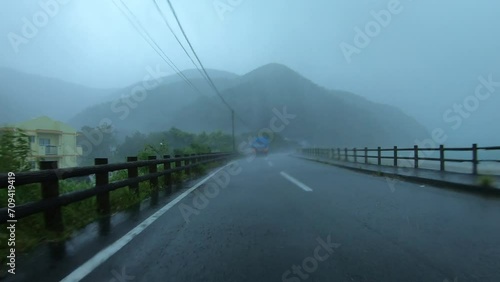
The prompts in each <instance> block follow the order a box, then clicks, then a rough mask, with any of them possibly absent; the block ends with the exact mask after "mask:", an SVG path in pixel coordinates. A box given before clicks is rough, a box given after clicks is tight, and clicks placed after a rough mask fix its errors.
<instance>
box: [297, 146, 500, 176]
mask: <svg viewBox="0 0 500 282" xmlns="http://www.w3.org/2000/svg"><path fill="white" fill-rule="evenodd" d="M481 150H483V151H500V146H494V147H478V145H477V144H472V146H471V147H456V148H453V147H451V148H446V147H444V145H440V146H439V148H419V147H418V146H417V145H415V146H414V147H413V148H398V147H397V146H394V147H393V148H381V147H378V148H376V149H370V148H368V147H365V148H361V149H360V148H351V149H350V148H301V149H298V151H299V153H301V154H304V155H309V156H315V157H325V158H329V159H336V160H343V161H351V160H352V162H355V163H365V164H369V159H376V160H377V165H382V160H387V159H388V160H392V163H393V166H396V167H397V166H398V164H399V163H398V161H399V160H408V161H413V166H414V168H419V163H420V161H435V162H439V169H440V170H441V171H445V170H446V163H447V162H454V163H471V164H472V171H471V173H472V174H474V175H477V174H478V164H479V163H480V162H496V163H500V160H495V159H479V158H478V151H481ZM429 151H430V152H439V157H434V158H433V157H426V156H425V155H426V154H419V153H421V152H429ZM448 151H449V152H451V151H455V152H457V151H461V152H470V154H471V158H470V159H464V158H446V157H445V156H446V152H448ZM373 152H376V155H375V156H374V155H372V154H373ZM384 152H392V155H390V156H387V155H383V153H384ZM400 152H410V154H412V156H409V157H404V156H401V155H400V154H399V153H400ZM412 152H413V153H412ZM370 153H371V154H370ZM421 155H424V156H423V157H422V156H421ZM359 160H361V161H359Z"/></svg>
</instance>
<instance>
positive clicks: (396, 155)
mask: <svg viewBox="0 0 500 282" xmlns="http://www.w3.org/2000/svg"><path fill="white" fill-rule="evenodd" d="M394 166H398V146H394Z"/></svg>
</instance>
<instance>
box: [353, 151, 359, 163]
mask: <svg viewBox="0 0 500 282" xmlns="http://www.w3.org/2000/svg"><path fill="white" fill-rule="evenodd" d="M352 151H353V152H354V162H355V163H357V162H358V153H357V152H358V151H357V149H356V148H354V149H353V150H352Z"/></svg>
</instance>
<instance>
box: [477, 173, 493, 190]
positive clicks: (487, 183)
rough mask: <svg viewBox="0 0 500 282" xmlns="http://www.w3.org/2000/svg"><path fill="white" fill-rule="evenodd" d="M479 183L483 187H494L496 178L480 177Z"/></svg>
mask: <svg viewBox="0 0 500 282" xmlns="http://www.w3.org/2000/svg"><path fill="white" fill-rule="evenodd" d="M477 181H478V184H479V185H480V186H483V187H493V186H494V185H495V178H494V177H493V176H491V175H480V176H479V177H478V180H477Z"/></svg>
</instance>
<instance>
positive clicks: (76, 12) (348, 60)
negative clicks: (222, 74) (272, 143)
mask: <svg viewBox="0 0 500 282" xmlns="http://www.w3.org/2000/svg"><path fill="white" fill-rule="evenodd" d="M54 1H55V0H54ZM116 1H117V2H119V1H118V0H116ZM124 1H125V3H127V4H128V5H129V7H130V9H131V10H132V11H133V12H134V14H135V15H136V16H137V18H138V19H139V20H140V21H141V23H142V24H143V25H144V26H145V27H146V29H147V30H148V31H149V32H150V34H151V35H152V36H153V37H154V38H155V40H156V41H157V43H158V44H159V45H160V46H161V47H162V48H163V49H164V50H165V52H166V53H167V54H168V55H169V56H170V58H171V59H172V60H173V61H174V62H175V63H176V65H177V66H178V67H179V68H181V69H187V68H193V66H192V65H191V63H190V61H189V60H188V59H187V57H186V56H185V55H184V54H183V53H182V52H181V49H180V47H179V46H178V45H177V44H176V42H175V40H174V38H173V36H172V35H171V33H170V32H169V31H168V29H167V27H166V26H165V24H164V23H163V21H162V18H161V16H160V15H159V13H158V12H157V11H156V9H155V6H154V4H153V1H152V0H151V1H146V0H124ZM4 2H5V3H3V6H2V9H1V11H0V23H1V24H0V34H2V35H3V36H2V38H3V39H2V40H0V50H1V57H0V66H6V67H11V68H15V69H18V70H22V71H25V72H29V73H35V74H42V75H45V76H51V77H57V78H61V79H63V80H66V81H71V82H76V83H79V84H83V85H87V86H92V87H99V88H110V87H122V86H125V85H130V84H131V83H133V82H135V81H138V80H141V79H142V77H143V76H144V75H145V74H146V70H145V68H146V67H147V66H156V65H157V64H161V68H162V69H163V70H164V71H168V72H172V71H171V69H169V67H168V66H167V65H166V64H165V63H164V62H163V61H162V60H161V59H160V57H159V56H158V55H157V54H156V53H155V52H154V51H153V49H151V47H150V46H149V45H148V44H147V43H146V42H145V41H144V40H143V39H142V38H141V36H140V35H139V33H137V32H136V30H135V29H133V27H132V26H131V25H130V23H129V22H128V21H127V18H126V17H125V16H124V15H123V14H122V13H121V12H120V10H119V9H118V8H117V7H116V6H115V5H114V4H113V0H64V1H63V0H60V1H59V2H67V3H65V4H62V3H59V2H55V3H59V4H58V5H57V7H58V9H57V10H56V11H55V12H54V13H53V15H51V16H49V18H48V21H47V23H46V25H44V26H42V27H40V28H38V31H35V32H34V33H33V32H32V33H33V34H28V35H29V36H30V37H32V38H25V37H24V35H23V28H24V27H25V26H26V24H25V22H23V18H26V19H28V21H29V22H31V23H33V21H34V17H35V20H36V19H38V20H39V21H40V20H41V21H42V22H43V16H40V15H41V14H40V13H39V12H40V11H43V9H42V7H41V6H40V4H39V3H49V2H53V1H50V0H40V1H35V0H16V1H4ZM159 2H160V4H161V7H162V9H163V11H164V12H165V14H166V16H167V17H168V19H169V20H170V22H171V24H172V25H174V21H173V17H172V15H171V13H169V10H168V8H167V5H166V1H164V0H160V1H159ZM397 2H399V4H397ZM172 3H173V5H174V7H175V8H176V10H177V12H178V15H179V18H180V20H181V22H182V23H183V26H184V28H185V31H186V33H187V34H188V36H189V37H190V39H191V41H192V43H193V46H194V48H195V49H196V50H197V52H198V54H199V56H200V59H201V60H202V61H203V63H204V65H205V67H207V68H214V69H221V70H226V71H230V72H234V73H237V74H244V73H246V72H248V71H251V70H252V69H255V68H257V67H259V66H261V65H264V64H267V63H271V62H277V63H282V64H285V65H287V66H289V67H290V68H292V69H295V70H297V71H298V72H300V73H302V74H303V75H305V76H306V77H308V78H309V79H311V80H313V81H315V82H317V83H318V84H320V85H322V86H326V87H328V88H335V89H343V90H349V91H353V92H355V93H357V94H359V95H362V96H364V97H366V98H368V99H370V100H373V101H377V102H382V103H387V104H391V105H395V106H398V107H400V108H401V109H403V110H404V111H406V112H407V113H409V114H410V115H413V116H414V117H416V118H417V119H418V120H419V121H421V122H422V123H424V124H425V125H426V126H427V127H428V128H430V129H432V128H433V127H439V126H442V127H445V126H447V130H448V131H449V132H450V134H451V135H453V134H452V132H454V131H455V130H454V129H451V128H450V123H445V122H444V121H443V117H442V116H443V113H444V112H445V111H446V110H447V109H449V108H450V107H452V106H453V105H454V104H456V103H462V102H463V100H464V98H466V97H467V96H470V95H473V94H474V91H475V89H476V87H477V85H478V84H479V81H478V77H480V76H483V77H485V78H487V77H488V75H492V77H493V80H495V81H500V67H499V66H500V54H499V52H500V36H499V30H498V28H499V27H500V17H499V16H498V13H499V11H500V1H498V0H482V1H465V0H441V1H435V0H434V1H433V0H413V1H411V0H401V1H395V0H384V1H378V0H359V1H352V0H314V1H312V0H310V1H305V0H252V1H250V0H241V1H238V0H221V1H213V0H183V1H181V0H172ZM224 7H225V8H226V10H225V11H224V10H223V9H224ZM218 9H219V10H218ZM381 10H386V11H388V13H389V14H390V15H391V18H390V20H387V18H385V20H386V22H385V23H383V24H382V25H380V24H379V25H378V27H380V29H379V30H374V29H372V30H371V32H373V34H372V35H373V37H370V36H368V37H369V38H370V42H369V43H367V44H365V45H366V46H365V45H363V46H361V45H356V42H355V40H354V39H355V36H356V35H357V32H356V28H357V27H358V28H359V29H361V30H365V28H366V27H367V25H368V26H369V27H372V28H376V27H374V25H370V22H371V21H373V20H374V15H373V13H372V12H377V13H379V12H380V11H381ZM384 13H385V12H384ZM37 15H38V18H37ZM174 28H175V31H176V32H177V33H178V32H179V31H178V29H177V28H176V27H175V26H174ZM24 32H26V30H25V31H24ZM179 35H180V34H179ZM20 37H24V39H23V41H22V43H19V42H21V41H19V40H20V39H19V38H20ZM13 38H16V40H17V41H16V42H17V44H13V43H12V41H13ZM365 43H366V42H365ZM342 44H343V45H342ZM347 45H350V46H352V47H353V48H357V52H356V53H352V54H351V55H350V56H346V53H345V50H344V51H343V50H342V48H341V46H344V47H345V46H347ZM358 47H360V48H358ZM361 47H362V48H361ZM16 49H17V52H16ZM352 50H353V49H351V51H352ZM499 95H500V88H498V90H497V91H496V93H494V95H492V96H491V97H490V98H488V99H487V100H486V101H481V103H482V104H481V105H480V108H479V109H478V110H477V111H475V113H474V115H473V116H471V117H470V118H468V120H467V123H466V124H465V125H464V128H465V129H463V130H462V131H461V132H460V133H455V134H461V135H462V134H463V132H464V131H465V130H466V132H467V133H468V135H469V136H473V135H474V134H477V133H478V132H479V129H478V126H477V125H479V124H484V123H485V121H487V120H488V119H489V118H490V117H491V114H492V113H495V112H497V111H498V110H497V109H498V108H499V107H498V106H499V105H500V98H499V97H498V96H499ZM495 96H496V97H495ZM495 117H496V118H498V117H500V115H496V116H495ZM474 130H476V131H474ZM481 131H483V128H481ZM488 134H490V135H489V136H491V137H492V138H497V139H496V140H498V141H499V142H497V143H500V140H499V138H498V136H499V134H498V132H495V131H494V130H490V132H489V133H488ZM457 136H458V135H457ZM471 140H472V139H471Z"/></svg>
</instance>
